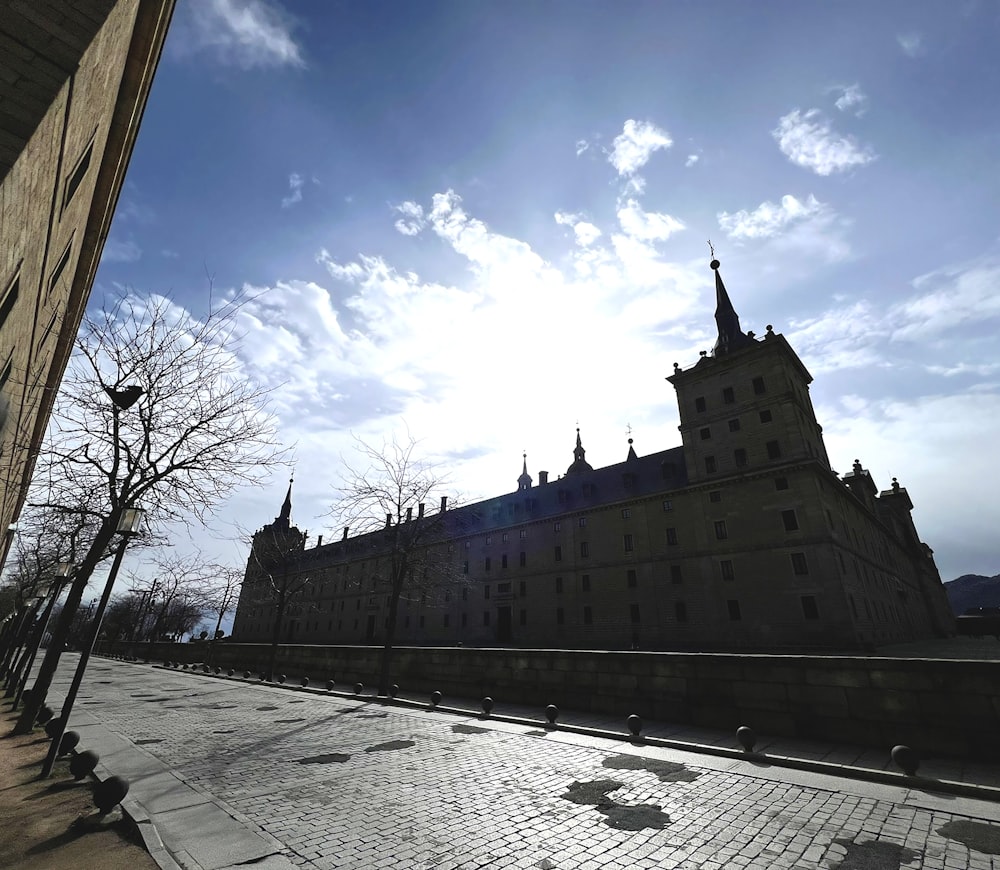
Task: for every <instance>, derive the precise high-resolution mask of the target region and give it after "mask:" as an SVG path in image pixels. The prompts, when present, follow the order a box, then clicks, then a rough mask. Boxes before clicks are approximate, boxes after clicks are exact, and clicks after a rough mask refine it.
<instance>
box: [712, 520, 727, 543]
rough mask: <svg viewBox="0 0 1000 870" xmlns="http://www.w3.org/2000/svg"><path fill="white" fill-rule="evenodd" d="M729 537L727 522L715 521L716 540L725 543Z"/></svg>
mask: <svg viewBox="0 0 1000 870" xmlns="http://www.w3.org/2000/svg"><path fill="white" fill-rule="evenodd" d="M728 537H729V532H728V531H727V529H726V521H725V520H716V521H715V539H716V540H717V541H724V540H726V538H728Z"/></svg>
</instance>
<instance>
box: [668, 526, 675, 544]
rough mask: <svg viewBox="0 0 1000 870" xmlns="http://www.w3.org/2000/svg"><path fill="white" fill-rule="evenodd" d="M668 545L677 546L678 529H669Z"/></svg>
mask: <svg viewBox="0 0 1000 870" xmlns="http://www.w3.org/2000/svg"><path fill="white" fill-rule="evenodd" d="M667 545H668V546H671V547H676V546H677V529H667Z"/></svg>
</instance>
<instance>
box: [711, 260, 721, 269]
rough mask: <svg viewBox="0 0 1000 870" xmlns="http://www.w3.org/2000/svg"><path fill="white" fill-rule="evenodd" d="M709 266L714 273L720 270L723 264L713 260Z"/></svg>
mask: <svg viewBox="0 0 1000 870" xmlns="http://www.w3.org/2000/svg"><path fill="white" fill-rule="evenodd" d="M708 265H709V268H710V269H711V270H712V271H713V272H715V271H716V270H717V269H718V268H719V266H721V265H722V264H721V263H720V262H719V261H718V260H712V262H711V263H709V264H708Z"/></svg>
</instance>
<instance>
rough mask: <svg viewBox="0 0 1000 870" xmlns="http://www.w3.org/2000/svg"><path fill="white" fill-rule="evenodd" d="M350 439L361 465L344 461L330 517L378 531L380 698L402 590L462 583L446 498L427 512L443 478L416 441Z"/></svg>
mask: <svg viewBox="0 0 1000 870" xmlns="http://www.w3.org/2000/svg"><path fill="white" fill-rule="evenodd" d="M355 441H356V443H357V450H358V453H359V454H360V456H361V458H362V460H363V462H364V463H365V465H366V467H363V468H362V467H354V466H351V465H350V464H348V463H344V466H343V471H342V473H341V484H340V486H339V487H338V488H337V490H338V494H339V498H338V500H337V502H336V503H335V504H334V506H333V508H332V509H331V510H330V514H331V515H332V516H334V517H335V518H337V519H338V520H339V521H340V522H342V523H343V524H344V526H345V527H346V528H349V529H350V530H351V531H352V532H353V533H356V534H368V533H377V534H378V541H379V542H378V544H377V548H378V551H379V552H380V553H383V552H384V554H385V557H386V563H387V565H388V576H387V578H386V579H387V580H388V582H389V600H388V613H387V622H386V628H385V635H384V640H383V645H382V654H381V656H380V660H379V677H378V693H379V694H380V695H385V694H388V692H389V685H390V673H391V666H392V650H393V645H394V643H395V638H396V623H397V619H398V615H399V602H400V599H401V598H402V597H403V595H404V592H406V593H407V594H411V593H412V592H413V591H421V592H426V591H427V590H429V589H435V588H440V587H442V586H448V585H450V584H453V583H456V582H461V581H462V579H463V575H461V574H459V573H457V572H456V570H455V563H454V560H453V559H451V558H449V557H448V556H447V552H446V550H447V547H446V545H445V543H444V541H445V539H446V535H447V529H446V527H445V520H446V513H445V506H446V498H442V500H441V510H440V511H438V512H436V513H433V514H431V513H428V512H427V510H426V504H427V502H428V500H429V499H431V498H433V497H439V496H440V495H441V491H442V489H443V488H444V487H445V486H447V484H448V480H447V477H446V476H445V475H443V474H442V473H441V472H440V470H439V469H438V467H437V466H436V465H435V464H434V463H432V462H429V461H428V460H426V459H422V458H421V457H419V456H418V455H417V453H416V448H417V445H418V442H417V441H415V440H414V439H413V437H412V436H410V435H409V434H407V437H406V440H405V441H401V440H399V439H398V438H396V437H395V436H394V437H393V439H392V440H391V441H386V442H383V443H382V445H381V446H379V447H375V446H373V445H370V444H367V443H366V442H365V441H363V440H361V439H355ZM453 503H454V502H453Z"/></svg>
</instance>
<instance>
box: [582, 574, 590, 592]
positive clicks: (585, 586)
mask: <svg viewBox="0 0 1000 870" xmlns="http://www.w3.org/2000/svg"><path fill="white" fill-rule="evenodd" d="M580 588H581V589H582V590H583V591H584V592H590V575H589V574H584V575H583V576H581V577H580Z"/></svg>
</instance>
